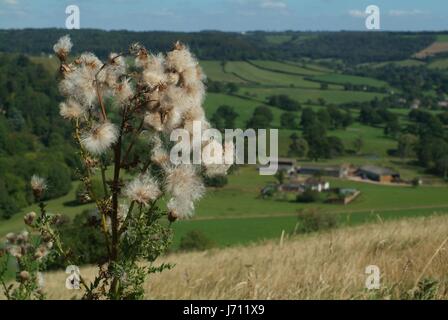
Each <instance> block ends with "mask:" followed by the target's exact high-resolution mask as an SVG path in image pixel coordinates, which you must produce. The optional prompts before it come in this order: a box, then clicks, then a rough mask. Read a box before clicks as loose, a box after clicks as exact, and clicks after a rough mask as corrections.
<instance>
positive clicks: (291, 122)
mask: <svg viewBox="0 0 448 320" xmlns="http://www.w3.org/2000/svg"><path fill="white" fill-rule="evenodd" d="M280 125H281V126H282V128H283V129H292V130H296V129H298V128H299V125H300V123H299V116H298V115H297V113H294V112H283V113H282V115H281V116H280Z"/></svg>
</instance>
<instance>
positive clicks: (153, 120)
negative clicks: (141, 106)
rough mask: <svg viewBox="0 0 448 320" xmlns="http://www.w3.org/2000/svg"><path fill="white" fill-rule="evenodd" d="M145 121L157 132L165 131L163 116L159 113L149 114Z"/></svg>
mask: <svg viewBox="0 0 448 320" xmlns="http://www.w3.org/2000/svg"><path fill="white" fill-rule="evenodd" d="M144 121H145V123H146V124H147V125H148V126H150V127H151V128H153V129H154V130H156V131H162V130H163V124H162V116H161V115H160V113H159V112H147V113H146V115H145V119H144Z"/></svg>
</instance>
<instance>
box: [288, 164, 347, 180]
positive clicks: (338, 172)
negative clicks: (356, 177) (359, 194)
mask: <svg viewBox="0 0 448 320" xmlns="http://www.w3.org/2000/svg"><path fill="white" fill-rule="evenodd" d="M348 171H349V168H348V166H325V167H324V166H301V167H299V168H298V169H297V173H298V174H304V175H321V176H324V177H336V178H343V177H346V176H347V174H348Z"/></svg>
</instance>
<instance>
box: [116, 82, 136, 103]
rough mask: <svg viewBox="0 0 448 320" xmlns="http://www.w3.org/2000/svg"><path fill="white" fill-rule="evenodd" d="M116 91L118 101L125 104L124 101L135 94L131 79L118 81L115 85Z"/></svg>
mask: <svg viewBox="0 0 448 320" xmlns="http://www.w3.org/2000/svg"><path fill="white" fill-rule="evenodd" d="M114 93H115V97H116V98H117V101H118V103H120V105H124V103H125V102H127V101H128V100H129V99H130V98H131V97H132V96H133V94H134V92H133V90H132V87H131V84H130V79H124V80H123V81H121V82H120V83H118V84H117V85H116V86H115V90H114Z"/></svg>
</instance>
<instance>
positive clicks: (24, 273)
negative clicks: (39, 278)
mask: <svg viewBox="0 0 448 320" xmlns="http://www.w3.org/2000/svg"><path fill="white" fill-rule="evenodd" d="M19 279H20V281H22V282H26V281H28V280H29V279H30V273H29V272H28V271H26V270H23V271H21V272H20V273H19Z"/></svg>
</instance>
